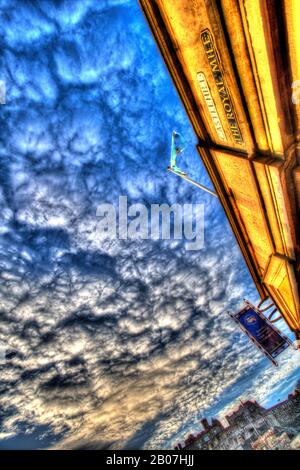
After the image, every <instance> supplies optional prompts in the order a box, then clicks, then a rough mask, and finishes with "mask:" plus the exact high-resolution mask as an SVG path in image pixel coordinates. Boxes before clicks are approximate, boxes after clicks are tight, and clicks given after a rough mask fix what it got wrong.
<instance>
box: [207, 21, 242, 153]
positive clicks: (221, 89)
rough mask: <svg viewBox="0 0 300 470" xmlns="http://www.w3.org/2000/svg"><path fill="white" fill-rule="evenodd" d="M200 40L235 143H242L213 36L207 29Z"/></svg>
mask: <svg viewBox="0 0 300 470" xmlns="http://www.w3.org/2000/svg"><path fill="white" fill-rule="evenodd" d="M201 40H202V44H203V46H204V50H205V52H206V57H207V60H208V63H209V65H210V68H211V71H212V74H213V77H214V80H215V84H216V87H217V90H218V93H219V96H220V98H221V101H222V105H223V109H224V111H225V115H226V118H227V121H228V124H229V127H230V131H231V134H232V137H233V140H234V142H235V143H236V144H239V145H242V144H243V143H244V141H243V137H242V133H241V130H240V126H239V124H238V120H237V117H236V113H235V110H234V107H233V103H232V100H231V97H230V94H229V91H228V88H227V86H226V82H225V79H224V76H223V72H222V70H221V67H220V62H219V57H218V54H217V51H216V49H215V46H214V42H213V38H212V35H211V33H210V31H209V30H208V29H205V30H204V31H202V33H201Z"/></svg>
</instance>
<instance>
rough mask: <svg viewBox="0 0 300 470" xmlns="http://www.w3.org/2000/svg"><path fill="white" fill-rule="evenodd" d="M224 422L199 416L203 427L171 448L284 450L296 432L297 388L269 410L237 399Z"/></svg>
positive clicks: (299, 417) (299, 414)
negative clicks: (236, 403)
mask: <svg viewBox="0 0 300 470" xmlns="http://www.w3.org/2000/svg"><path fill="white" fill-rule="evenodd" d="M226 422H227V425H225V426H223V424H222V423H221V422H220V421H219V420H218V419H215V418H213V419H212V421H211V424H210V423H209V422H208V420H207V419H206V418H204V419H202V420H201V424H202V427H203V430H202V431H201V432H200V433H198V434H196V435H193V434H190V435H189V436H188V438H187V439H186V440H185V442H184V445H182V444H178V445H177V446H176V447H175V449H186V450H213V449H220V450H229V449H233V450H247V449H248V450H251V449H257V450H259V449H274V448H275V449H287V448H289V446H290V443H291V441H292V440H293V439H295V438H296V437H297V436H298V435H299V434H300V389H296V390H295V392H294V393H292V394H290V395H289V396H288V399H287V400H285V401H283V402H281V403H277V404H276V405H275V406H273V407H271V408H269V409H265V408H264V407H262V406H261V405H259V404H258V403H257V402H256V401H250V400H248V401H246V402H244V403H242V402H241V404H240V406H239V407H238V408H237V409H236V410H235V411H233V412H232V413H231V414H229V415H227V416H226Z"/></svg>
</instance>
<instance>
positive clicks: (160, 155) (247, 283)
mask: <svg viewBox="0 0 300 470" xmlns="http://www.w3.org/2000/svg"><path fill="white" fill-rule="evenodd" d="M0 15H1V28H2V33H3V36H2V37H3V39H2V44H1V45H2V47H1V59H0V66H1V76H0V79H1V80H4V81H5V83H6V89H7V97H6V104H5V105H2V106H1V108H0V111H1V117H2V125H1V150H0V158H1V166H0V168H1V169H0V205H1V214H2V217H1V220H0V235H1V241H0V263H1V283H0V291H1V311H0V341H1V342H2V344H4V345H5V348H6V360H5V361H4V362H3V363H2V364H0V369H1V379H0V391H1V392H0V410H1V415H0V439H1V440H0V447H1V448H16V447H51V446H53V445H55V446H58V447H61V448H168V447H169V448H172V446H173V444H174V443H176V442H177V440H179V439H181V440H182V439H183V438H184V436H185V435H186V434H187V433H188V432H190V431H193V430H197V429H199V424H198V423H199V419H200V418H201V417H202V416H203V415H204V414H205V415H207V416H213V415H215V414H218V415H220V416H223V415H224V414H225V412H227V411H228V408H230V407H232V406H234V405H235V403H237V400H238V398H239V397H240V396H243V397H250V398H257V399H258V400H259V401H260V402H261V403H263V404H266V405H270V404H272V403H274V402H276V401H277V400H278V399H280V398H284V396H285V395H286V394H287V393H288V392H289V391H291V390H292V389H293V387H294V384H295V382H296V380H297V377H299V367H298V364H297V359H298V358H297V354H295V353H294V352H293V351H292V350H291V349H289V350H288V351H286V352H285V353H284V354H283V355H282V356H281V358H280V367H279V368H278V369H275V368H274V367H273V366H272V365H271V364H269V363H268V362H267V360H266V359H265V358H264V357H263V356H261V354H260V353H259V352H258V351H256V350H255V349H254V347H253V346H252V345H251V344H250V343H249V342H248V340H247V339H246V338H245V337H244V336H243V335H242V334H241V333H240V331H238V330H237V328H236V326H235V325H234V324H233V323H232V321H231V320H230V319H229V318H228V317H227V315H226V314H225V313H224V312H225V311H226V310H228V309H231V310H236V309H237V308H239V306H240V305H241V299H243V298H244V297H247V298H248V299H249V300H252V301H253V302H256V301H257V300H258V296H257V293H256V290H255V288H254V286H253V283H252V280H251V278H250V275H249V273H248V271H247V268H246V266H245V263H244V261H243V259H242V256H241V254H240V252H239V250H238V247H237V244H236V241H235V239H234V237H233V235H232V232H231V230H230V228H229V225H228V223H227V220H226V218H225V216H224V213H223V210H222V208H221V206H220V204H219V202H218V201H217V200H216V199H215V198H213V197H211V196H209V195H208V194H205V193H203V192H199V191H198V190H197V189H196V188H194V187H192V186H189V185H187V183H185V182H184V181H181V180H178V179H177V178H176V177H175V176H174V175H172V174H170V173H168V172H167V171H166V166H167V165H168V159H169V152H170V138H171V132H172V130H173V129H176V130H177V131H179V132H181V134H182V135H183V136H184V138H185V140H186V142H187V148H186V150H185V153H184V155H183V156H182V162H181V166H182V167H183V168H184V169H186V170H187V171H188V173H189V175H190V176H191V177H193V178H195V179H197V180H198V181H201V182H202V183H204V184H206V185H207V186H210V185H211V183H210V181H209V179H208V177H207V175H206V172H205V170H204V168H203V165H202V163H201V161H200V159H199V156H198V154H197V152H196V150H195V144H196V139H195V136H194V134H193V131H192V129H191V126H190V124H189V121H188V119H187V117H186V115H185V112H184V110H183V108H182V105H181V103H180V101H179V99H178V96H177V94H176V91H175V90H174V87H173V85H172V82H171V80H170V78H169V76H168V74H167V72H166V69H165V67H164V65H163V62H162V59H161V57H160V55H159V53H158V50H157V48H156V45H155V43H154V40H153V38H152V36H151V34H150V32H149V28H148V26H147V24H146V22H145V19H144V17H143V15H142V13H141V11H140V9H139V6H138V3H137V2H136V1H135V0H129V1H125V0H120V1H118V0H111V1H109V0H107V1H102V2H99V1H96V0H95V1H93V0H86V1H75V0H72V1H60V2H51V1H14V2H13V1H12V0H10V1H5V0H1V1H0ZM119 196H127V197H128V202H129V204H131V203H136V202H142V203H144V204H146V205H147V206H150V204H152V203H160V204H161V203H168V204H173V203H179V204H184V203H194V204H196V203H202V204H204V205H205V245H204V248H203V249H202V250H199V251H187V250H186V245H185V242H184V240H183V241H180V240H179V241H172V242H170V241H168V240H165V241H161V240H157V241H153V240H137V241H132V240H105V239H103V238H102V237H101V236H100V235H99V233H98V231H97V223H98V220H97V217H96V208H97V206H98V205H99V204H101V203H103V202H110V203H113V204H115V205H116V206H117V204H118V198H119ZM281 327H282V328H283V329H284V330H285V331H286V327H285V326H284V325H281Z"/></svg>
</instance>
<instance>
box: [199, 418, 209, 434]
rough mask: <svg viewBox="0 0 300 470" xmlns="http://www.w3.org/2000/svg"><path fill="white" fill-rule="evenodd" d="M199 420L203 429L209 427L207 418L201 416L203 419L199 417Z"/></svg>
mask: <svg viewBox="0 0 300 470" xmlns="http://www.w3.org/2000/svg"><path fill="white" fill-rule="evenodd" d="M200 422H201V424H202V426H203V427H204V429H205V431H207V430H208V429H209V424H208V421H207V419H206V418H203V419H201V421H200Z"/></svg>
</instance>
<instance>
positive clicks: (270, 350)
mask: <svg viewBox="0 0 300 470" xmlns="http://www.w3.org/2000/svg"><path fill="white" fill-rule="evenodd" d="M228 314H229V315H230V316H231V318H233V319H234V321H235V322H236V323H237V324H238V325H239V327H240V328H241V329H242V330H243V331H244V333H246V335H247V336H248V337H249V338H250V340H251V341H252V342H253V343H254V344H255V345H256V346H257V347H258V348H259V349H260V350H261V351H262V352H263V353H264V354H265V355H266V356H267V357H268V359H270V360H271V361H272V363H273V364H274V365H275V366H278V363H277V361H275V359H274V358H275V357H276V356H278V355H279V354H280V353H281V352H282V351H284V350H285V349H286V348H288V347H289V346H290V345H292V342H291V341H290V340H289V338H288V337H287V336H286V335H284V334H283V333H281V332H280V331H279V330H278V328H276V327H275V326H274V325H273V324H272V323H271V322H270V321H269V320H268V319H267V318H266V317H265V316H264V315H263V313H262V312H261V311H260V310H259V309H258V308H256V307H254V306H253V305H251V304H250V302H248V301H246V305H245V307H244V308H243V309H242V310H240V311H239V312H238V313H235V314H233V313H230V312H228Z"/></svg>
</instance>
